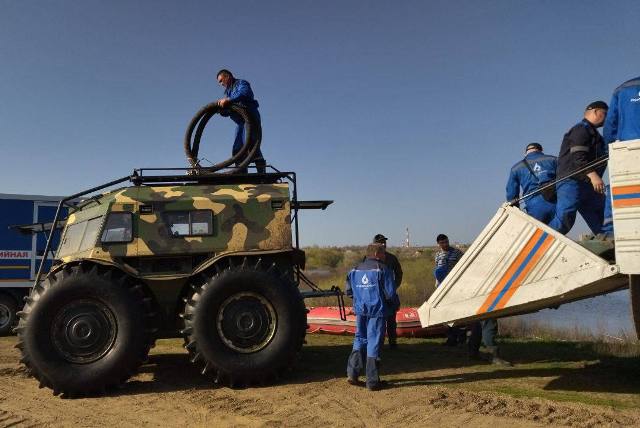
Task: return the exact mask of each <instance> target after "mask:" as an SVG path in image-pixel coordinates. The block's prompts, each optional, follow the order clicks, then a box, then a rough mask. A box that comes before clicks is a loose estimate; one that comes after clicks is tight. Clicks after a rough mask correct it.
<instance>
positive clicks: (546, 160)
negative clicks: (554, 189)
mask: <svg viewBox="0 0 640 428" xmlns="http://www.w3.org/2000/svg"><path fill="white" fill-rule="evenodd" d="M524 160H525V161H526V162H527V163H528V164H529V166H530V167H531V170H532V171H533V172H534V174H535V176H534V175H533V174H531V171H529V168H527V166H526V165H525V164H524V162H522V161H520V162H518V163H516V164H515V165H513V166H512V167H511V171H510V172H509V180H508V181H507V201H512V200H514V199H516V198H518V197H520V188H521V187H522V194H523V195H526V194H528V193H531V192H533V191H534V190H537V189H538V188H539V187H540V185H541V184H543V183H547V182H549V181H553V180H555V179H556V169H557V167H558V159H557V158H556V157H555V156H551V155H545V154H544V153H542V152H531V153H529V154H527V155H526V156H525V158H524Z"/></svg>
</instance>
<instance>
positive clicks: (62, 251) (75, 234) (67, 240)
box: [58, 221, 87, 257]
mask: <svg viewBox="0 0 640 428" xmlns="http://www.w3.org/2000/svg"><path fill="white" fill-rule="evenodd" d="M86 225H87V222H86V221H81V222H79V223H74V224H72V225H69V226H68V227H67V230H66V231H65V233H64V237H63V238H62V243H61V244H60V248H59V249H58V255H59V257H63V256H65V255H67V254H71V253H74V252H75V251H76V250H77V248H78V246H80V242H81V241H82V235H83V233H84V228H85V226H86Z"/></svg>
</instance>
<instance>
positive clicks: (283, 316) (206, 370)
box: [183, 263, 306, 387]
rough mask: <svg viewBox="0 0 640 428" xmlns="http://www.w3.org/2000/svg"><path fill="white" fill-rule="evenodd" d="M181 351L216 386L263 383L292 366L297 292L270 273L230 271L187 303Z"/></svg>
mask: <svg viewBox="0 0 640 428" xmlns="http://www.w3.org/2000/svg"><path fill="white" fill-rule="evenodd" d="M183 317H184V320H185V329H184V330H183V333H184V336H185V347H186V348H187V349H188V351H189V354H190V357H191V361H192V362H194V363H196V364H199V365H200V367H201V368H202V373H203V374H206V375H207V376H210V377H211V378H212V379H214V380H215V381H216V382H217V383H222V384H225V385H229V386H232V387H233V386H245V385H252V384H263V383H267V382H271V381H273V380H275V379H276V378H277V377H278V376H279V375H280V374H281V373H282V372H283V371H284V370H286V369H288V368H290V367H291V366H292V365H293V362H294V359H295V357H296V355H297V353H298V352H299V350H300V348H301V347H302V343H303V342H304V336H305V333H306V310H305V307H304V303H303V300H302V296H301V295H300V292H299V291H298V289H297V288H296V286H295V284H293V283H291V282H290V281H289V280H288V279H286V277H285V276H279V275H277V272H276V269H275V268H273V267H272V269H271V270H262V269H260V268H259V267H257V266H248V264H247V263H244V264H243V266H238V267H231V268H228V269H226V270H224V271H222V272H221V273H219V274H216V275H214V276H213V277H211V278H210V279H209V280H208V281H207V282H206V283H205V284H204V285H202V286H201V287H196V291H195V292H194V293H193V295H192V296H191V298H190V299H189V300H188V301H187V304H186V306H185V312H184V315H183Z"/></svg>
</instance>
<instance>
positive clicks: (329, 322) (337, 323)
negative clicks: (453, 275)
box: [307, 306, 447, 337]
mask: <svg viewBox="0 0 640 428" xmlns="http://www.w3.org/2000/svg"><path fill="white" fill-rule="evenodd" d="M346 309H347V320H346V321H343V320H341V319H340V310H339V309H338V307H337V306H320V307H317V308H309V313H308V314H307V324H308V325H309V328H308V329H307V333H328V334H354V333H355V332H356V315H355V314H354V313H353V309H352V308H346ZM396 322H397V324H398V327H397V329H396V331H397V334H398V337H432V336H442V335H445V334H446V332H447V327H446V326H443V325H439V326H434V327H428V328H422V326H421V325H420V318H419V317H418V310H417V309H416V308H400V310H399V311H398V313H397V314H396Z"/></svg>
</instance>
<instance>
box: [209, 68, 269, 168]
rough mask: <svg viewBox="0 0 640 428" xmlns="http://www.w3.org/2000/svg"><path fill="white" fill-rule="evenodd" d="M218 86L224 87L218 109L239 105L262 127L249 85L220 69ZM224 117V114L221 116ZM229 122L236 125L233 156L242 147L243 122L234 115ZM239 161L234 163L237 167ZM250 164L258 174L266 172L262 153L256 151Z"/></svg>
mask: <svg viewBox="0 0 640 428" xmlns="http://www.w3.org/2000/svg"><path fill="white" fill-rule="evenodd" d="M216 78H217V80H218V84H220V85H221V86H223V87H224V98H220V99H219V100H218V101H217V103H218V106H220V107H226V106H227V105H229V104H231V103H241V104H243V105H244V106H245V107H247V108H248V109H249V112H250V113H251V114H252V115H253V116H254V117H255V118H256V119H257V121H258V126H262V125H261V123H260V113H259V112H258V105H259V104H258V101H256V99H255V98H254V96H253V91H252V90H251V85H250V84H249V82H247V81H246V80H242V79H236V78H235V77H233V74H231V72H230V71H229V70H226V69H222V70H220V71H218V74H217V75H216ZM223 115H224V114H223ZM229 116H230V117H231V120H233V121H234V122H235V124H236V136H235V140H234V142H233V150H232V153H231V154H232V155H233V156H235V155H236V154H237V153H238V152H239V151H240V150H241V149H242V146H243V145H244V120H243V119H242V117H240V116H239V115H237V114H235V113H231V114H230V115H229ZM240 162H241V160H239V161H237V162H236V165H238V164H239V163H240ZM252 162H253V163H255V164H256V167H257V171H258V172H259V173H265V172H266V165H267V163H266V161H265V160H264V157H263V156H262V151H261V150H260V149H258V151H257V152H256V153H255V155H254V156H253V159H252ZM247 171H248V170H247V168H245V169H244V170H243V171H241V172H244V173H246V172H247Z"/></svg>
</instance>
